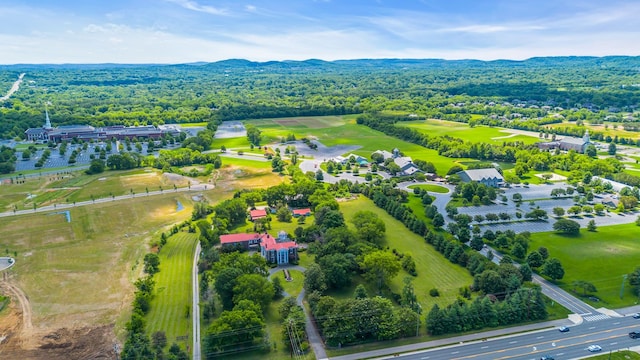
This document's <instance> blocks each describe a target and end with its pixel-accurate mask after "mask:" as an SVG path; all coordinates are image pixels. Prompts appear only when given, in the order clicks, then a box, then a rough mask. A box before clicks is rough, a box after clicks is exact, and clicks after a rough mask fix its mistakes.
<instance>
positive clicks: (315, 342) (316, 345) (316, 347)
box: [269, 265, 328, 360]
mask: <svg viewBox="0 0 640 360" xmlns="http://www.w3.org/2000/svg"><path fill="white" fill-rule="evenodd" d="M282 269H288V270H297V271H301V272H303V273H304V272H305V271H306V270H307V269H306V268H304V267H302V266H298V265H287V266H278V267H276V268H273V269H269V277H271V276H272V275H273V274H275V273H277V272H279V271H282ZM304 294H305V291H304V289H302V291H300V294H298V296H297V297H296V303H297V304H298V305H299V306H301V307H302V310H303V311H304V314H305V317H304V327H305V331H306V332H307V339H308V340H309V345H311V348H312V349H313V352H314V353H315V355H316V359H319V360H324V359H327V358H328V357H327V352H326V351H325V349H324V343H323V342H322V337H321V336H320V332H318V328H317V327H316V324H315V322H314V321H313V320H312V317H311V313H310V312H309V309H307V308H306V307H305V306H304V304H303V303H302V300H304ZM285 296H289V294H287V293H285Z"/></svg>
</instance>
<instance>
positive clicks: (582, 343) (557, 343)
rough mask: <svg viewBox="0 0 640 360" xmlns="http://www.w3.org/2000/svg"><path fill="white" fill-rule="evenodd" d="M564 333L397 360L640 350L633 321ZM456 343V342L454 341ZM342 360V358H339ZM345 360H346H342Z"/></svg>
mask: <svg viewBox="0 0 640 360" xmlns="http://www.w3.org/2000/svg"><path fill="white" fill-rule="evenodd" d="M570 329H571V331H569V332H565V333H561V332H559V331H558V330H557V329H549V330H542V331H534V332H529V333H525V334H519V335H510V336H505V337H500V338H495V339H488V340H486V341H482V338H479V340H476V341H472V342H470V343H464V342H463V343H462V344H460V343H458V344H456V345H450V346H446V347H442V348H438V349H433V350H426V351H420V352H415V353H411V354H406V355H401V356H397V357H394V358H395V359H403V360H417V359H420V360H427V359H429V360H433V359H474V360H476V359H477V360H494V359H518V360H519V359H522V360H525V359H526V360H529V359H539V358H540V357H541V356H543V355H551V356H553V357H555V358H556V359H577V358H581V357H586V356H589V355H593V354H591V353H590V352H589V351H588V350H587V347H588V346H589V345H594V344H597V345H600V346H601V347H602V352H603V353H607V352H609V351H617V350H622V349H625V350H626V349H628V348H632V347H635V348H638V347H639V346H640V340H638V339H635V340H634V339H631V338H629V336H628V333H629V332H630V331H638V329H640V321H638V320H636V319H633V318H631V317H625V318H619V319H608V320H603V321H600V322H597V323H585V324H582V325H578V326H573V327H571V328H570ZM450 340H453V339H450ZM336 359H338V358H336ZM342 360H344V359H342Z"/></svg>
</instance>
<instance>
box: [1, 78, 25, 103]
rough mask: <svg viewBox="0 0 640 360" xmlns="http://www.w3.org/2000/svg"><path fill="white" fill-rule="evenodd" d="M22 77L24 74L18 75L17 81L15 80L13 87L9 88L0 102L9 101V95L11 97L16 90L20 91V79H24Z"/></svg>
mask: <svg viewBox="0 0 640 360" xmlns="http://www.w3.org/2000/svg"><path fill="white" fill-rule="evenodd" d="M24 75H25V73H22V74H20V76H18V80H16V82H14V83H13V85H12V86H11V89H9V91H8V92H7V94H6V95H4V96H3V97H0V101H5V100H9V98H10V97H11V95H13V93H15V92H16V91H18V89H20V84H21V83H22V78H24Z"/></svg>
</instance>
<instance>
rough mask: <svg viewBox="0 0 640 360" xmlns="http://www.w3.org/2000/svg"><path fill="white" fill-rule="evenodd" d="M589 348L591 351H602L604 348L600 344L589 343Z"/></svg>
mask: <svg viewBox="0 0 640 360" xmlns="http://www.w3.org/2000/svg"><path fill="white" fill-rule="evenodd" d="M587 350H589V351H591V352H598V351H601V350H602V348H601V347H600V345H589V347H588V348H587Z"/></svg>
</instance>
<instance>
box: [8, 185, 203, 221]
mask: <svg viewBox="0 0 640 360" xmlns="http://www.w3.org/2000/svg"><path fill="white" fill-rule="evenodd" d="M213 188H214V187H213V185H209V184H196V185H191V187H190V188H189V187H184V188H177V189H170V190H164V191H160V190H156V191H149V193H146V192H145V193H137V194H133V195H131V194H130V195H120V196H115V197H112V198H111V197H106V198H100V199H95V201H91V200H87V201H79V202H76V203H75V204H56V205H47V206H43V207H39V208H36V209H35V210H33V209H29V210H19V211H15V212H13V211H6V212H3V213H0V217H7V216H18V215H26V214H33V213H41V212H47V211H59V210H64V209H70V208H74V207H78V206H86V205H93V204H102V203H109V202H114V201H126V200H129V199H131V198H142V197H147V196H157V195H163V194H170V193H176V192H188V191H194V192H195V191H203V190H212V189H213Z"/></svg>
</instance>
